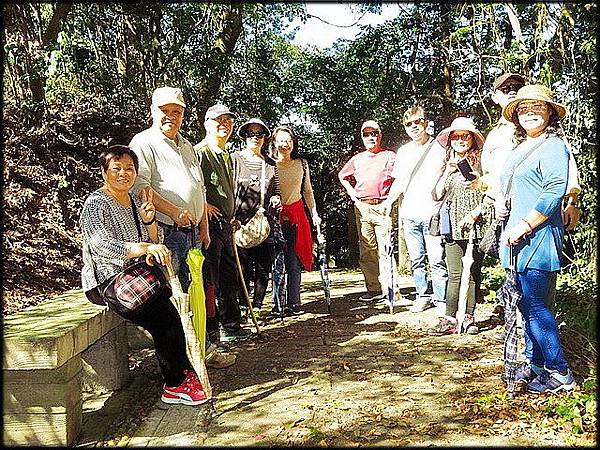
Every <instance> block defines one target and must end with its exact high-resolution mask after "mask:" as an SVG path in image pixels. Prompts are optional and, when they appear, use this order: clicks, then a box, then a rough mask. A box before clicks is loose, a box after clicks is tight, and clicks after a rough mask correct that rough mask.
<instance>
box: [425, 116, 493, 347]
mask: <svg viewBox="0 0 600 450" xmlns="http://www.w3.org/2000/svg"><path fill="white" fill-rule="evenodd" d="M436 139H437V141H438V142H439V143H440V145H442V146H443V147H444V148H445V149H446V159H445V166H446V169H445V170H444V173H443V174H442V176H441V177H440V179H439V180H438V182H437V183H436V186H435V188H434V192H433V196H434V199H436V200H440V199H442V198H444V201H443V202H442V206H441V208H447V212H448V216H449V219H450V230H449V234H445V235H444V238H445V241H446V246H445V247H446V265H447V267H448V287H447V289H446V315H445V316H443V317H440V319H439V323H438V324H437V325H436V326H434V327H433V328H431V329H430V330H429V333H430V334H432V335H435V336H439V335H445V334H454V333H457V332H459V331H461V329H462V330H464V331H466V332H467V333H470V334H475V333H477V332H478V329H477V327H476V326H475V318H474V316H473V313H474V311H475V302H476V300H477V298H478V297H480V285H481V264H482V260H483V255H482V254H481V253H480V252H479V250H478V248H477V246H476V245H471V247H473V255H472V258H473V262H472V264H471V267H470V274H469V278H468V280H469V281H468V284H469V286H468V289H466V286H463V289H462V290H463V291H465V292H466V302H467V304H466V310H465V311H464V317H462V318H461V319H462V322H461V323H458V320H457V312H458V305H459V300H460V299H459V297H460V293H461V279H462V278H463V276H462V274H463V260H464V259H465V257H470V255H467V254H466V252H467V249H469V248H471V247H469V245H468V244H469V240H470V239H472V242H473V241H477V240H478V239H481V237H482V235H483V232H482V220H480V218H481V212H480V208H479V205H480V203H481V199H482V197H483V194H482V193H481V192H480V191H474V190H471V189H467V180H466V178H465V176H464V175H463V173H462V172H461V171H458V170H457V169H458V167H457V163H458V162H459V161H460V160H466V161H467V162H468V163H469V165H470V167H471V169H472V170H478V171H480V170H481V169H480V158H481V149H482V148H483V142H484V137H483V135H482V134H481V132H479V130H478V129H477V127H476V126H475V123H474V122H473V119H471V118H470V117H457V118H456V119H454V120H453V121H452V124H451V125H450V126H449V127H448V128H445V129H444V130H442V131H440V133H439V134H438V136H437V137H436ZM472 229H473V233H471V230H472ZM442 234H444V230H442ZM465 270H468V268H465ZM465 280H466V278H465ZM463 282H464V281H463Z"/></svg>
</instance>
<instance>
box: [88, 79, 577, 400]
mask: <svg viewBox="0 0 600 450" xmlns="http://www.w3.org/2000/svg"><path fill="white" fill-rule="evenodd" d="M492 99H493V100H494V102H495V103H497V104H498V105H499V106H500V107H501V108H502V117H501V118H500V120H499V121H498V123H497V125H496V126H495V127H494V128H493V129H492V131H491V132H490V133H489V134H488V136H487V139H486V138H484V136H483V135H482V133H481V132H479V131H478V130H477V127H476V126H475V124H474V122H473V120H472V119H471V118H468V117H457V118H456V119H455V120H453V121H452V123H451V125H450V126H449V127H447V128H445V129H444V130H442V131H441V132H440V133H439V134H438V135H437V136H432V135H431V134H430V132H428V130H430V127H428V124H429V120H428V118H427V115H426V112H425V111H424V109H423V108H422V107H421V106H418V105H417V106H414V107H411V108H409V109H408V110H407V111H406V112H405V113H404V115H403V116H402V123H403V126H404V129H405V131H406V133H407V135H408V136H409V137H410V139H411V140H410V142H409V143H407V144H405V145H403V146H401V147H400V148H399V149H398V150H397V151H393V150H389V149H387V148H384V147H382V145H381V143H382V136H383V135H382V129H381V127H380V126H379V124H378V123H377V122H376V121H375V120H371V119H370V120H366V121H365V122H364V123H363V124H362V127H361V136H362V142H363V144H364V150H363V151H360V152H359V153H357V154H356V155H354V156H353V157H352V158H351V159H350V160H349V161H348V162H347V163H346V164H345V165H344V166H343V167H342V169H341V170H340V171H339V180H340V183H341V185H342V186H343V187H344V188H345V189H346V191H347V193H348V195H349V196H350V198H351V199H352V201H353V203H354V212H355V216H356V225H357V230H358V235H359V253H360V260H359V263H360V268H361V270H362V273H363V275H364V279H365V285H366V290H367V292H366V293H365V294H364V295H363V296H362V297H361V298H360V299H361V300H362V301H367V302H375V301H378V300H380V301H385V300H386V299H387V300H388V301H390V302H392V305H400V306H406V307H409V309H410V311H411V312H413V313H419V312H422V311H425V310H426V309H428V308H430V307H433V306H435V307H436V312H437V316H438V318H439V319H438V322H437V323H436V324H435V325H434V326H433V327H432V328H431V330H430V333H431V334H434V335H445V334H453V333H457V332H459V331H465V332H467V333H477V332H478V329H477V326H476V322H475V319H474V312H475V305H476V303H477V301H478V300H479V299H480V295H481V293H480V281H481V268H482V263H483V260H484V258H483V253H482V250H480V249H479V246H478V245H477V243H479V242H480V241H481V240H482V238H484V236H485V235H486V233H488V231H489V229H490V227H493V226H494V223H502V229H503V232H502V234H501V236H500V237H499V246H498V247H499V258H500V261H501V263H502V266H503V267H504V268H506V269H507V276H508V274H509V272H510V273H511V274H512V276H513V278H514V282H515V285H516V286H517V290H518V294H519V297H518V302H517V303H516V304H517V306H518V309H519V311H520V313H521V317H522V328H523V332H524V339H525V352H524V353H525V355H524V357H525V359H526V361H525V363H523V364H522V365H520V366H518V367H517V370H516V374H515V377H516V380H517V381H518V382H523V383H526V385H527V389H528V390H529V391H532V392H547V391H552V392H558V391H560V390H570V389H572V388H573V387H574V386H575V382H574V379H573V376H572V374H571V372H570V370H569V368H568V365H567V362H566V360H565V357H564V354H563V351H562V348H561V344H560V340H559V335H558V328H557V325H556V321H555V317H554V314H553V312H552V308H553V302H554V295H555V285H556V274H557V271H558V270H559V269H560V255H561V250H562V245H563V234H564V230H565V228H566V229H572V228H573V227H575V226H576V224H577V223H578V221H579V214H580V212H579V209H578V208H577V206H576V201H577V195H578V193H579V191H580V187H579V185H578V175H577V168H576V165H575V161H574V158H573V156H572V152H571V151H570V149H569V147H568V144H567V143H566V142H565V139H564V136H563V132H562V130H561V127H560V120H561V119H562V118H563V117H564V116H565V114H566V108H565V107H564V106H563V105H561V104H559V103H557V102H555V101H554V99H553V94H552V92H551V91H550V90H549V89H548V88H546V87H544V86H542V85H537V84H526V81H525V78H524V77H523V76H521V75H519V74H515V73H506V74H504V75H502V76H500V77H498V78H497V79H496V80H495V82H494V86H493V93H492ZM185 108H186V103H185V101H184V97H183V94H182V91H181V90H180V89H178V88H174V87H161V88H157V89H156V90H155V91H154V93H153V95H152V104H151V115H152V125H151V127H150V128H148V129H146V130H144V131H142V132H140V133H138V134H136V135H135V136H134V137H133V139H132V140H131V142H130V143H129V145H128V146H126V145H111V146H109V147H108V148H107V149H106V150H105V151H103V152H102V154H101V155H100V158H99V162H100V166H101V172H102V177H103V181H104V182H103V185H102V187H101V188H100V189H98V190H97V191H94V192H93V193H91V194H90V195H89V197H88V198H87V199H86V201H85V203H84V206H83V210H82V213H81V219H80V225H81V230H82V236H83V263H84V265H83V269H82V285H83V290H84V292H85V294H86V296H87V297H88V299H89V300H90V301H92V302H93V303H96V304H100V305H106V306H108V307H109V308H110V309H112V310H113V311H115V312H116V313H117V314H119V315H121V316H122V317H124V318H125V319H127V320H130V321H132V322H133V323H135V324H136V325H138V326H141V327H143V328H144V329H146V330H147V331H148V332H149V333H150V334H151V335H152V337H153V340H154V344H155V348H156V356H157V359H158V362H159V366H160V370H161V373H162V375H163V378H164V385H163V392H162V396H161V399H162V400H163V401H164V402H166V403H182V404H187V405H198V404H201V403H204V402H205V401H206V400H207V399H208V398H207V395H206V392H205V389H204V386H203V384H202V382H201V380H200V377H199V374H198V373H197V372H198V371H197V370H194V368H193V366H192V364H191V362H190V359H189V357H188V355H187V354H186V343H185V333H184V330H183V327H182V324H181V320H180V317H179V313H178V311H177V309H176V308H175V306H174V305H173V304H172V303H171V301H170V298H171V294H172V292H171V289H170V288H169V287H168V285H167V284H165V283H164V280H162V283H161V278H160V274H157V273H156V271H155V270H153V269H149V268H148V267H149V266H152V263H154V266H160V265H172V268H173V269H174V271H175V273H176V274H177V275H178V279H179V282H180V283H181V287H182V289H183V290H184V291H187V290H188V288H189V287H190V273H189V267H188V264H186V257H187V255H188V252H189V251H190V249H192V248H193V247H194V246H196V245H198V246H201V247H202V253H203V255H204V258H205V259H204V262H203V264H202V285H203V289H204V298H205V313H206V315H205V316H206V322H205V328H206V330H205V331H206V333H205V336H206V352H205V354H206V356H205V360H204V362H205V364H206V366H208V367H213V368H224V367H228V366H230V365H232V364H234V363H235V360H236V356H235V354H233V353H231V352H230V351H228V345H227V343H226V341H228V340H235V339H243V338H246V337H248V336H249V335H251V334H252V332H251V331H250V330H248V329H247V328H245V327H243V326H242V324H243V322H244V320H245V318H244V316H245V314H243V309H244V308H243V307H241V306H240V305H243V304H244V300H243V294H242V292H243V291H244V290H246V291H250V290H251V291H252V300H251V309H252V310H253V311H256V314H261V313H262V310H263V309H264V308H263V306H266V305H263V302H264V299H265V295H266V292H267V287H268V283H269V279H270V278H271V279H272V305H271V307H270V309H269V310H268V311H265V313H264V314H262V315H263V316H265V317H266V318H268V317H282V316H283V315H288V316H290V315H298V314H302V313H303V310H302V307H301V302H300V289H301V273H302V270H306V271H310V270H312V266H313V247H314V244H313V237H312V231H311V228H312V226H315V227H319V226H320V222H321V219H320V217H319V214H318V211H317V207H316V202H315V198H314V195H313V189H312V184H311V178H310V169H309V164H308V163H307V161H306V160H305V159H303V158H301V157H300V146H299V139H298V136H297V135H296V133H295V132H294V130H293V129H292V128H291V127H290V126H278V127H276V128H275V129H274V130H272V131H271V130H270V129H269V127H268V126H267V125H266V124H265V123H264V122H263V121H262V120H261V119H259V118H251V119H249V120H247V121H245V122H244V123H243V124H242V125H241V126H240V127H239V128H238V129H237V135H238V136H239V137H240V138H241V139H242V140H243V142H244V147H243V148H242V149H241V150H237V151H234V152H232V153H229V152H228V145H227V144H228V141H229V139H230V137H231V135H232V133H233V131H234V121H235V119H236V118H237V115H236V114H235V113H233V112H232V111H231V110H230V109H229V108H228V107H227V106H225V105H223V104H221V103H218V104H216V105H213V106H211V107H210V108H208V110H207V111H206V114H205V117H204V128H205V130H206V137H205V138H204V139H203V140H202V141H201V142H200V143H198V144H197V145H195V146H192V144H191V143H190V142H189V141H188V140H187V139H185V138H184V137H183V136H182V135H181V133H180V128H181V126H182V123H183V119H184V113H185ZM322 206H323V207H326V205H322ZM396 211H397V212H398V228H399V235H400V239H402V240H404V242H405V246H406V249H407V251H408V256H409V259H410V266H411V271H412V276H413V278H414V283H415V286H416V298H415V300H414V302H413V301H410V300H408V299H406V298H404V297H403V296H402V295H401V294H400V292H399V289H398V285H397V282H396V280H398V276H397V266H396V264H395V261H394V258H393V254H392V257H391V258H390V251H389V248H390V247H389V236H390V230H391V229H392V223H393V219H394V214H395V212H396ZM311 222H312V225H311ZM265 225H266V226H267V232H266V233H264V232H262V233H261V231H260V230H259V229H258V228H260V227H264V226H265ZM242 232H243V233H246V232H247V233H249V234H248V236H250V237H251V238H250V240H251V241H252V242H250V243H248V242H247V241H244V239H242V238H240V236H241V235H240V233H242ZM259 235H260V236H259ZM257 236H259V237H257ZM238 239H239V240H238ZM467 251H469V252H472V255H471V256H472V264H471V267H470V269H469V268H467V269H468V270H469V277H468V289H466V286H462V289H461V283H462V284H464V283H466V281H465V277H464V276H463V259H464V256H465V254H466V253H467ZM140 261H141V262H140ZM428 266H429V267H428ZM239 268H242V272H243V276H240V273H239V272H240V271H239V270H238V269H239ZM124 280H125V281H124ZM127 280H129V281H127ZM241 283H244V285H242V284H241ZM244 287H245V289H242V288H244ZM387 293H392V294H393V295H392V297H393V298H389V297H390V296H389V295H386V294H387ZM461 296H466V310H465V311H464V312H463V313H462V314H460V315H459V314H457V313H458V312H459V311H458V310H459V308H458V305H459V301H460V300H461ZM463 300H464V299H463ZM458 319H460V322H459V320H458ZM505 357H506V355H505Z"/></svg>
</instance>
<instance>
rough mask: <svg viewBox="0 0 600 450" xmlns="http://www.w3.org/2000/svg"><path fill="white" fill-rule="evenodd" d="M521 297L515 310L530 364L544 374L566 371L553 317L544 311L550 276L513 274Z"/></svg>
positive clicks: (529, 271)
mask: <svg viewBox="0 0 600 450" xmlns="http://www.w3.org/2000/svg"><path fill="white" fill-rule="evenodd" d="M517 277H518V280H519V284H520V285H521V290H522V293H523V300H522V301H521V302H519V305H518V307H519V310H520V311H521V314H522V315H523V321H524V325H525V340H526V341H527V339H529V341H530V345H531V359H530V362H531V363H532V364H535V365H536V366H538V367H545V368H546V369H548V370H558V371H560V372H562V373H564V372H565V371H566V370H567V367H568V365H567V360H566V359H565V355H564V353H563V350H562V347H561V345H560V338H559V335H558V327H557V325H556V320H555V319H554V314H553V313H552V311H550V308H548V297H549V295H550V293H551V283H552V282H555V280H556V278H555V277H554V274H553V272H549V271H546V270H537V269H525V271H524V272H521V273H518V274H517Z"/></svg>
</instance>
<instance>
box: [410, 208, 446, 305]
mask: <svg viewBox="0 0 600 450" xmlns="http://www.w3.org/2000/svg"><path fill="white" fill-rule="evenodd" d="M402 227H403V228H404V240H405V241H406V248H407V249H408V255H409V256H410V268H411V270H412V275H413V279H414V281H415V287H416V289H417V296H419V297H421V298H423V297H427V294H426V293H425V292H426V291H427V285H428V283H429V281H428V275H427V265H426V263H425V258H427V260H428V261H429V267H430V268H431V285H432V287H433V301H434V302H436V303H438V302H445V301H446V285H447V283H448V270H447V269H446V261H445V260H444V247H443V245H442V237H441V236H431V235H430V234H429V222H428V221H425V220H412V219H402Z"/></svg>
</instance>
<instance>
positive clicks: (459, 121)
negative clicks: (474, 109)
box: [435, 117, 485, 150]
mask: <svg viewBox="0 0 600 450" xmlns="http://www.w3.org/2000/svg"><path fill="white" fill-rule="evenodd" d="M457 130H465V131H469V132H471V134H472V135H473V136H474V137H475V140H476V141H477V147H478V148H479V149H480V150H481V149H482V148H483V143H484V142H485V138H484V137H483V134H481V132H480V131H479V130H478V129H477V127H476V126H475V122H473V119H472V118H470V117H457V118H456V119H454V120H453V121H452V123H451V124H450V126H449V127H447V128H444V129H443V130H442V131H440V132H439V134H438V135H437V137H436V138H435V139H436V140H437V141H438V142H439V143H440V145H441V146H442V147H444V148H445V147H446V146H447V145H448V138H449V137H450V133H452V132H453V131H457Z"/></svg>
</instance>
